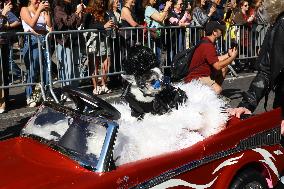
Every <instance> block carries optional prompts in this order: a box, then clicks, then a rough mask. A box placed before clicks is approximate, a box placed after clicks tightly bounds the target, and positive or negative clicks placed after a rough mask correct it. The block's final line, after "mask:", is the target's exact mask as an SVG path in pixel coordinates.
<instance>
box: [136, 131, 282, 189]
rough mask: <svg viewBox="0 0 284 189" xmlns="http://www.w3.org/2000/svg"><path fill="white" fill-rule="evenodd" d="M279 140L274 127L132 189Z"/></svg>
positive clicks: (269, 144)
mask: <svg viewBox="0 0 284 189" xmlns="http://www.w3.org/2000/svg"><path fill="white" fill-rule="evenodd" d="M280 140H281V134H280V126H279V127H276V128H274V129H271V130H268V131H265V132H261V133H257V134H255V135H253V136H251V137H249V138H247V139H244V140H241V141H240V143H239V144H237V145H236V147H234V148H231V149H228V150H226V151H221V152H217V153H215V154H213V155H210V156H207V157H204V158H202V159H200V160H195V161H191V162H189V163H186V164H184V165H182V166H180V167H178V168H175V169H172V170H169V171H167V172H165V173H162V174H161V175H159V176H157V177H154V178H152V179H150V180H148V181H146V182H143V183H140V184H138V185H137V186H134V187H132V188H135V189H146V188H151V187H153V186H156V185H158V184H160V183H163V182H165V181H167V180H169V179H171V178H173V177H175V176H178V175H180V174H183V173H185V172H187V171H190V170H192V169H195V168H197V167H199V166H202V165H204V164H207V163H210V162H212V161H215V160H218V159H221V158H224V157H227V156H230V155H232V154H236V153H239V152H242V151H245V150H250V149H254V148H258V147H262V146H271V145H276V144H280Z"/></svg>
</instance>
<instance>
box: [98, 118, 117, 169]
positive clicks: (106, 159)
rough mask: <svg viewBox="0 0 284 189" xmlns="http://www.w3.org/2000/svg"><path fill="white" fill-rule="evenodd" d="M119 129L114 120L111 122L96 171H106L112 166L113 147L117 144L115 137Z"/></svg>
mask: <svg viewBox="0 0 284 189" xmlns="http://www.w3.org/2000/svg"><path fill="white" fill-rule="evenodd" d="M117 131H118V125H117V124H115V123H114V122H109V123H108V126H107V133H106V137H105V140H104V144H103V147H102V150H101V153H100V158H99V162H98V164H97V166H96V172H106V171H109V169H110V168H111V165H110V164H111V163H114V162H113V148H114V144H115V138H116V135H117Z"/></svg>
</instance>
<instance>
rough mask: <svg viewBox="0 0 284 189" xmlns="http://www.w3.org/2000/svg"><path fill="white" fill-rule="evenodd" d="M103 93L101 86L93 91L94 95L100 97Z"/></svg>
mask: <svg viewBox="0 0 284 189" xmlns="http://www.w3.org/2000/svg"><path fill="white" fill-rule="evenodd" d="M101 93H102V88H101V87H100V86H97V88H95V89H94V90H93V94H94V95H99V94H101Z"/></svg>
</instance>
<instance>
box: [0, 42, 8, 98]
mask: <svg viewBox="0 0 284 189" xmlns="http://www.w3.org/2000/svg"><path fill="white" fill-rule="evenodd" d="M0 51H1V52H0V53H1V54H0V59H1V60H0V66H2V74H3V81H2V82H3V83H1V84H0V86H2V85H3V84H4V86H8V85H9V48H8V45H7V44H5V45H2V46H1V48H0ZM0 77H2V75H1V73H0ZM8 96H9V89H4V98H5V101H6V103H7V102H8Z"/></svg>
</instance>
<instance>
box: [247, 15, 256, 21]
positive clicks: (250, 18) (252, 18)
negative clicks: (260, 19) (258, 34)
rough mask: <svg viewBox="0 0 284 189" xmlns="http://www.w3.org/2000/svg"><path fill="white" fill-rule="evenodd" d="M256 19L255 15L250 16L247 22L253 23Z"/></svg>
mask: <svg viewBox="0 0 284 189" xmlns="http://www.w3.org/2000/svg"><path fill="white" fill-rule="evenodd" d="M254 17H255V16H254V14H252V15H250V17H249V18H248V20H247V22H252V21H253V20H254Z"/></svg>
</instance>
